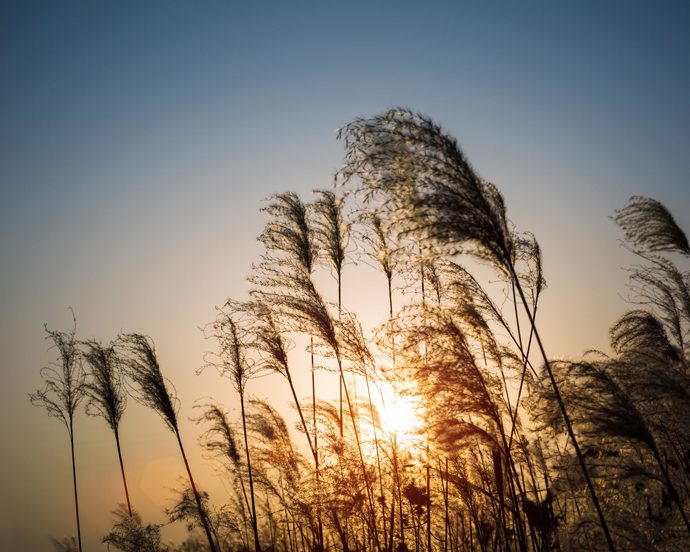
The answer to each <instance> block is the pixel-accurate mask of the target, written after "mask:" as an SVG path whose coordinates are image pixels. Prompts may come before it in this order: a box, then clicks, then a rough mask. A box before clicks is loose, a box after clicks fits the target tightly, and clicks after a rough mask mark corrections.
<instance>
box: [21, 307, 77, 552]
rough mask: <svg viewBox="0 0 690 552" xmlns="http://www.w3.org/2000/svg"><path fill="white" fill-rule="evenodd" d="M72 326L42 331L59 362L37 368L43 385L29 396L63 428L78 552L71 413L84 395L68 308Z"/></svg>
mask: <svg viewBox="0 0 690 552" xmlns="http://www.w3.org/2000/svg"><path fill="white" fill-rule="evenodd" d="M72 320H73V322H74V325H73V327H72V330H71V331H69V332H61V331H57V330H49V329H48V326H47V325H46V326H44V327H45V331H46V334H48V335H47V338H48V339H51V340H52V341H53V345H54V346H55V348H56V349H57V351H58V356H59V362H57V363H55V364H54V365H52V366H47V367H44V368H42V369H41V377H42V378H43V380H44V381H45V388H44V389H42V390H37V391H35V392H33V393H31V394H30V395H29V400H30V401H31V404H33V405H34V406H41V407H43V408H45V410H46V412H47V413H48V415H49V416H52V417H54V418H57V419H58V420H60V421H61V422H62V423H63V424H65V427H66V428H67V433H68V434H69V442H70V452H71V456H72V486H73V490H74V508H75V513H76V518H77V542H78V544H79V552H81V550H82V543H81V521H80V518H79V498H78V494H77V467H76V461H75V457H74V414H75V412H76V410H77V407H78V406H79V403H80V402H81V401H82V400H83V399H84V397H85V396H86V388H85V378H86V375H85V373H84V370H83V367H82V358H81V354H80V352H79V348H78V346H77V340H76V338H75V334H76V330H77V321H76V318H74V311H72Z"/></svg>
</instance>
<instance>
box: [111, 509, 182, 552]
mask: <svg viewBox="0 0 690 552" xmlns="http://www.w3.org/2000/svg"><path fill="white" fill-rule="evenodd" d="M113 515H114V516H115V521H114V522H113V527H112V529H111V530H110V533H108V534H107V535H106V536H105V537H103V539H102V540H103V542H104V543H105V544H106V545H107V546H108V547H110V546H113V547H114V548H116V549H117V550H122V552H166V551H167V550H168V548H167V547H166V546H164V545H161V535H160V526H159V525H150V524H149V525H144V523H143V521H142V520H141V516H140V515H139V513H138V512H129V511H128V510H127V508H126V506H125V504H120V505H119V506H118V507H117V509H116V510H115V511H113Z"/></svg>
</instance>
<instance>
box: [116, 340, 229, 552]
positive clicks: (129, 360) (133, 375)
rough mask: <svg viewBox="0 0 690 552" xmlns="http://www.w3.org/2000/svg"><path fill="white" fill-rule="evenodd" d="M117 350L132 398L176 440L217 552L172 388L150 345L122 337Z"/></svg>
mask: <svg viewBox="0 0 690 552" xmlns="http://www.w3.org/2000/svg"><path fill="white" fill-rule="evenodd" d="M119 346H120V347H121V348H122V349H123V353H124V354H123V362H124V364H125V366H126V374H127V376H128V378H129V379H130V380H131V381H132V382H133V384H134V388H133V394H134V398H135V399H136V400H137V401H138V402H139V403H140V404H142V405H143V406H147V407H149V408H151V409H152V410H153V411H154V412H156V413H157V414H158V415H159V416H160V417H161V418H162V419H163V421H164V422H165V424H166V425H167V426H168V428H169V429H170V430H171V431H172V432H173V433H174V434H175V437H176V438H177V444H178V445H179V447H180V452H181V454H182V459H183V460H184V465H185V468H186V469H187V476H188V477H189V483H190V484H191V486H192V491H193V492H194V498H195V501H196V505H197V508H198V511H199V517H200V518H201V519H202V520H203V526H204V531H205V533H206V538H207V539H208V544H209V547H210V549H211V552H218V548H217V547H216V544H215V542H214V541H213V536H212V535H211V528H210V526H209V522H208V519H206V516H205V513H204V509H203V505H202V503H201V495H200V494H199V491H198V490H197V487H196V484H195V482H194V478H193V477H192V470H191V469H190V467H189V462H188V461H187V454H186V453H185V449H184V446H183V445H182V438H181V436H180V429H179V426H178V423H177V409H178V405H179V401H178V400H177V397H176V396H175V392H174V390H173V389H172V385H170V384H168V383H167V382H166V380H165V378H164V377H163V373H162V372H161V369H160V365H159V364H158V357H157V356H156V350H155V347H154V345H153V341H152V340H151V339H150V338H148V337H146V336H144V335H141V334H136V333H132V334H123V335H121V336H120V337H119Z"/></svg>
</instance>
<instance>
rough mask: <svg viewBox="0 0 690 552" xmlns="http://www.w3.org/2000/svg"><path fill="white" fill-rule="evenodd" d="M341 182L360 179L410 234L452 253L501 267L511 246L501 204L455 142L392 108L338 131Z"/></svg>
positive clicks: (425, 121)
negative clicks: (342, 156) (342, 158)
mask: <svg viewBox="0 0 690 552" xmlns="http://www.w3.org/2000/svg"><path fill="white" fill-rule="evenodd" d="M339 138H341V139H343V140H344V142H345V167H344V168H343V170H342V171H341V173H340V176H341V178H342V179H344V180H349V179H350V178H353V177H357V178H359V179H360V180H361V181H362V183H363V184H364V186H365V187H366V188H367V189H368V190H369V192H370V193H371V194H373V195H376V194H378V193H382V194H383V195H384V197H385V200H386V203H385V205H386V206H387V208H393V209H394V210H395V211H396V213H394V214H396V215H397V216H399V217H403V218H404V219H405V220H406V221H407V223H409V224H410V225H411V231H413V232H415V233H417V234H419V235H421V236H422V237H424V238H426V239H430V240H432V241H434V242H436V243H438V244H440V245H441V246H442V247H444V248H446V249H448V250H449V251H451V252H459V251H465V250H467V249H468V247H467V246H468V245H469V246H470V250H471V252H473V253H474V254H476V255H477V256H479V257H480V258H483V259H487V260H490V261H491V262H493V263H495V264H496V265H497V266H498V267H500V268H506V269H507V267H508V266H509V265H511V264H512V262H513V254H514V244H513V238H512V235H511V232H510V231H509V228H508V222H507V219H506V213H505V205H504V202H503V197H502V196H501V194H500V193H499V191H498V189H497V188H496V187H495V186H494V185H493V184H490V183H487V182H485V181H484V180H482V179H481V178H480V177H479V176H478V175H477V174H476V173H475V171H474V169H473V168H472V166H471V165H470V163H469V162H468V161H467V159H466V158H465V156H464V154H463V152H462V150H461V149H460V147H459V146H458V144H457V142H456V140H455V139H453V138H451V137H450V136H448V135H447V134H446V133H445V132H443V130H442V129H441V127H439V126H438V125H436V124H435V123H434V122H433V121H432V120H431V119H429V118H428V117H425V116H423V115H420V114H417V113H414V112H412V111H410V110H408V109H403V108H394V109H391V110H389V111H387V112H385V113H383V114H381V115H378V116H375V117H371V118H369V119H356V120H355V121H353V122H352V123H350V124H348V125H346V126H345V127H343V128H342V129H341V130H340V132H339Z"/></svg>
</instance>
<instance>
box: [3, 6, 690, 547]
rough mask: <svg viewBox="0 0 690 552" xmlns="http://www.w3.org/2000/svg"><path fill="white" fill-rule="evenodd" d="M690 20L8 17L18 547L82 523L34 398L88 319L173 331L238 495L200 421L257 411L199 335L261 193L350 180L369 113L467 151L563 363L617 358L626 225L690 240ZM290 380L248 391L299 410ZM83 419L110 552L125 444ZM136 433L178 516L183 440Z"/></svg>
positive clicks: (244, 264) (177, 11) (245, 269)
mask: <svg viewBox="0 0 690 552" xmlns="http://www.w3.org/2000/svg"><path fill="white" fill-rule="evenodd" d="M688 28H690V6H689V5H688V4H687V3H686V2H659V3H655V4H652V3H650V2H577V3H575V2H572V3H566V2H542V1H537V2H530V3H527V4H525V3H519V4H518V3H508V2H473V1H463V2H458V1H456V2H428V3H424V5H423V6H422V3H419V2H403V1H396V2H392V1H390V2H383V1H381V2H361V3H359V2H338V3H335V2H314V3H307V2H289V3H288V2H275V3H271V2H255V3H235V2H216V1H209V2H182V1H170V2H146V3H142V2H110V3H106V2H70V3H60V2H45V3H39V2H31V1H22V2H19V1H17V2H12V1H5V2H3V3H2V5H1V6H0V75H2V85H1V86H0V129H2V132H0V254H1V258H2V271H0V304H2V310H1V311H0V350H1V351H2V361H1V364H0V378H1V379H0V432H1V433H0V437H1V438H2V443H3V454H2V455H0V468H1V469H0V474H1V475H0V477H1V478H2V479H1V480H0V483H1V485H2V489H3V498H4V500H3V501H2V505H1V506H0V508H2V511H1V512H0V549H3V550H15V551H38V552H40V551H43V550H46V551H47V550H51V545H50V543H49V540H48V537H49V536H54V537H58V538H62V537H63V536H66V535H70V534H73V533H74V531H75V530H74V518H73V513H72V501H71V494H70V493H71V479H70V469H69V462H70V460H69V444H68V440H67V433H66V431H65V430H64V428H63V427H62V426H60V424H59V423H58V422H57V421H56V420H54V419H49V418H48V417H47V416H46V415H45V413H44V412H43V411H41V410H39V409H38V408H35V407H32V406H31V405H30V404H29V401H28V393H29V392H31V391H33V390H34V389H36V388H39V387H40V386H41V380H40V376H39V370H40V368H41V367H42V366H45V365H47V364H49V363H50V362H51V361H52V360H54V356H55V352H54V351H52V350H49V343H48V342H47V341H46V340H45V333H44V330H43V325H44V323H46V324H48V326H49V327H50V328H54V329H69V328H70V325H71V322H72V318H71V314H70V312H69V310H68V308H69V307H71V308H73V309H74V312H75V314H76V318H77V333H78V336H79V337H82V338H87V337H94V338H97V339H101V340H104V341H107V340H109V339H112V338H113V337H115V336H116V335H117V334H118V333H119V332H121V331H137V332H140V333H145V334H148V335H150V336H151V337H152V338H153V339H154V340H155V342H156V346H157V350H158V353H159V355H160V359H161V366H162V368H163V370H164V372H165V373H166V375H167V376H168V377H169V378H170V379H171V381H173V383H174V384H175V387H176V389H177V393H178V395H179V398H180V401H181V405H182V406H181V411H180V416H181V418H182V420H183V423H182V432H183V439H185V440H186V441H188V442H189V447H188V448H191V449H194V450H193V451H192V454H191V455H190V456H191V458H190V461H191V463H192V469H196V470H198V473H199V479H200V480H201V484H202V486H203V487H204V488H206V489H208V490H209V491H210V492H211V494H212V497H213V496H214V493H215V494H216V495H221V494H222V492H223V488H224V487H223V482H222V478H221V477H219V476H218V475H217V473H216V471H214V467H213V465H212V463H210V462H209V461H208V460H206V459H204V458H203V457H202V456H201V454H200V453H199V452H198V448H199V447H197V446H196V439H197V436H198V434H199V429H198V428H197V427H196V426H195V425H194V424H193V423H191V422H190V421H189V418H190V417H192V416H194V414H195V411H194V409H193V408H192V406H193V404H194V403H195V401H197V400H198V399H200V398H203V397H208V396H213V397H214V398H216V399H219V400H222V401H223V402H224V403H225V404H226V405H227V406H228V408H229V409H231V410H233V411H234V410H235V409H236V408H237V404H236V403H237V401H236V399H235V396H234V394H233V392H232V388H231V386H230V384H229V382H227V381H225V380H221V379H220V378H218V377H217V376H215V375H214V374H213V373H212V372H210V371H208V370H207V371H204V372H202V373H201V374H200V375H197V373H196V371H197V370H198V369H199V368H200V367H201V366H203V364H204V352H205V351H208V350H210V349H211V348H212V344H210V343H209V342H208V341H206V340H205V339H204V336H203V333H202V332H201V331H200V327H203V326H204V325H205V324H207V323H208V322H210V321H211V320H213V317H214V312H215V306H216V305H221V304H222V303H223V302H224V301H225V299H226V298H228V297H234V298H240V299H241V298H243V297H244V294H245V293H246V290H247V287H248V286H247V284H246V281H245V278H246V276H247V275H248V273H249V272H250V270H251V266H252V262H254V261H256V259H257V257H258V255H259V253H260V250H259V246H258V243H257V242H256V239H255V238H256V236H257V235H258V234H259V233H260V231H261V228H262V225H263V223H264V222H265V218H264V216H263V215H262V214H261V213H260V211H259V210H260V208H261V207H262V206H264V205H265V199H266V198H268V197H269V196H270V195H271V194H273V193H280V192H284V191H287V190H292V191H295V192H297V193H299V194H302V195H304V197H305V198H307V199H308V197H309V193H310V191H311V190H313V189H315V188H328V187H330V186H331V185H332V182H333V175H334V173H335V171H337V169H338V168H339V167H340V166H341V163H342V158H343V145H342V144H341V143H339V142H338V140H337V139H336V132H337V129H338V128H339V127H341V126H343V125H344V124H346V123H347V122H349V121H351V120H352V119H354V118H355V117H359V116H371V115H375V114H377V113H380V112H382V111H384V110H386V109H388V108H390V107H393V106H406V107H409V108H411V109H413V110H415V111H420V112H423V113H425V114H426V115H429V116H430V117H432V118H433V119H434V120H436V121H437V122H439V123H440V124H441V125H442V126H443V127H444V129H445V130H446V131H447V132H449V133H450V134H452V135H453V136H455V137H456V138H457V139H458V141H459V143H460V145H461V146H462V148H463V150H464V151H465V153H466V155H467V157H468V158H469V159H470V161H471V162H472V163H473V165H474V167H475V169H476V170H477V172H479V174H481V175H482V176H483V177H484V178H486V179H488V180H490V181H492V182H494V183H495V184H496V185H497V186H498V188H499V189H500V190H501V191H502V193H503V194H504V196H505V199H506V204H507V207H508V214H509V217H510V218H511V220H512V221H513V222H514V224H515V225H516V227H517V228H519V229H521V230H529V231H532V232H533V233H534V234H535V235H536V237H537V239H538V240H539V241H540V244H541V246H542V250H543V255H544V269H545V275H546V278H547V283H548V286H549V287H548V289H547V291H546V292H545V295H544V297H543V303H542V308H541V310H540V317H541V324H542V331H543V338H544V341H545V343H546V347H547V350H548V352H549V354H550V355H552V356H555V357H561V356H562V357H577V356H578V355H581V354H582V353H583V352H584V351H586V350H588V349H591V348H595V347H596V348H603V349H605V348H606V346H607V331H608V328H609V327H610V326H611V324H612V323H613V322H614V321H615V319H616V317H617V316H619V315H620V314H621V313H622V312H623V311H624V310H625V309H626V306H627V305H626V302H625V295H626V290H625V271H624V268H625V267H626V266H628V265H629V264H630V263H631V262H632V259H631V258H630V256H629V255H627V254H626V252H625V251H624V250H622V249H621V247H620V241H619V240H620V237H621V236H620V233H619V232H618V231H617V229H616V227H615V225H614V224H613V223H612V222H611V220H610V218H609V217H610V215H611V214H612V213H613V211H614V209H616V208H620V207H622V206H623V205H624V204H625V201H626V200H627V198H628V197H630V196H632V195H646V196H652V197H655V198H657V199H659V200H660V201H662V202H663V203H664V204H666V205H667V206H668V207H669V208H670V210H671V212H672V213H673V214H674V216H675V217H676V220H677V221H678V223H679V224H680V225H681V226H682V227H683V228H685V229H686V230H687V231H690V212H689V211H688V206H689V205H690V183H689V182H688V175H689V174H690V156H689V155H688V151H689V150H690V103H689V102H688V98H690V63H689V62H688V56H687V52H689V51H690V33H688ZM348 277H349V278H351V282H352V285H351V286H350V287H349V288H348V287H346V289H345V291H344V302H345V304H346V306H348V307H350V308H351V309H352V310H355V311H357V310H358V309H360V310H361V309H363V310H366V309H376V307H372V306H371V305H372V304H376V301H374V300H372V298H371V296H370V294H372V293H375V292H376V291H377V286H380V289H378V292H382V291H383V290H384V286H385V282H384V281H382V280H380V278H381V277H380V276H379V275H376V274H375V273H373V272H367V270H366V268H363V267H361V266H360V267H354V266H349V267H348V268H347V269H346V271H345V278H346V279H347V278H348ZM326 280H327V278H324V282H326ZM324 286H326V288H327V287H328V283H324ZM386 308H387V307H386V305H385V304H381V305H380V311H381V312H380V313H378V312H375V313H373V314H372V315H371V317H372V318H373V319H376V317H377V316H379V315H380V316H385V309H386ZM305 378H306V376H305ZM298 383H299V385H302V386H303V389H304V395H306V394H307V390H308V389H307V383H306V379H303V380H302V381H300V382H298ZM282 385H283V383H282V382H280V381H279V380H271V379H265V380H262V381H260V382H254V383H252V384H251V386H250V392H251V393H252V394H254V395H256V396H259V397H264V398H266V397H267V398H269V399H271V400H272V401H275V402H277V403H279V404H282V406H281V407H280V408H282V409H283V411H287V408H286V404H287V403H286V400H285V396H286V393H285V391H286V390H285V389H284V387H281V386H282ZM281 401H282V403H281ZM284 407H285V408H284ZM77 424H78V425H77V429H76V441H77V448H76V453H77V465H78V469H79V471H80V474H79V485H80V501H81V504H80V505H81V506H82V508H83V511H84V519H83V536H84V543H85V549H88V550H101V549H104V546H103V545H101V544H100V537H101V536H102V535H103V534H104V533H105V532H107V530H108V527H109V521H110V511H111V510H113V509H114V508H115V506H116V504H117V502H119V501H121V500H122V498H121V497H120V494H121V490H120V481H119V473H118V472H117V465H116V463H115V462H114V459H115V457H114V456H113V454H114V443H113V440H112V436H111V434H110V433H109V431H108V429H107V427H106V426H105V423H104V422H103V421H102V420H100V419H93V418H87V417H86V416H85V415H83V414H80V415H79V417H78V419H77ZM122 440H123V454H124V456H125V464H126V466H125V467H126V468H127V470H128V475H129V477H130V479H131V487H130V488H131V494H132V501H133V504H134V506H135V508H137V509H138V510H140V511H141V512H142V514H143V516H144V519H145V520H146V521H147V522H158V523H160V522H162V521H163V520H164V514H163V508H164V507H166V506H169V505H170V500H171V497H172V496H173V494H172V491H171V490H170V489H171V488H172V487H175V485H176V478H177V477H178V476H179V475H181V474H182V471H181V463H180V459H179V457H178V452H177V450H176V448H175V447H176V443H175V442H174V438H173V437H172V435H171V434H169V432H167V431H166V428H165V427H164V425H163V423H162V422H161V420H160V419H158V418H157V416H156V415H155V414H154V413H152V412H148V411H146V410H144V409H143V408H142V407H139V406H138V405H136V404H134V402H133V401H130V406H129V409H128V411H127V412H126V414H125V417H124V420H123V426H122ZM164 535H165V536H166V537H169V538H178V537H180V536H182V535H183V530H182V529H180V528H175V527H172V528H167V529H165V533H164Z"/></svg>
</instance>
